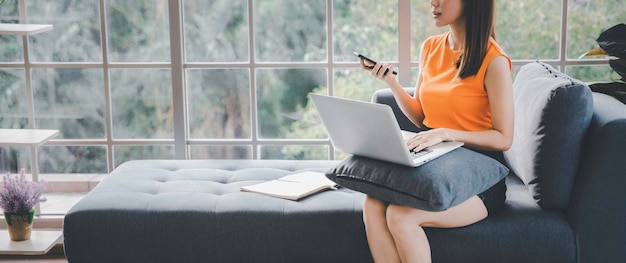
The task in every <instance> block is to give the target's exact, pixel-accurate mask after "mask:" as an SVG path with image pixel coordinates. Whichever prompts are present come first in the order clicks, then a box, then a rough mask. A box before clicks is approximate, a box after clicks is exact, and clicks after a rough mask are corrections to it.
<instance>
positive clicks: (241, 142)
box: [0, 0, 608, 172]
mask: <svg viewBox="0 0 626 263" xmlns="http://www.w3.org/2000/svg"><path fill="white" fill-rule="evenodd" d="M19 1H20V9H21V10H20V22H21V23H26V15H25V14H26V12H25V11H26V10H25V5H24V1H25V0H19ZM253 1H254V0H248V27H249V29H250V30H249V31H248V40H249V43H248V48H249V50H248V52H249V57H250V58H249V61H248V62H232V63H231V62H228V63H226V62H225V63H197V62H194V63H186V62H185V61H184V50H183V48H184V45H183V41H184V39H183V25H182V18H183V17H182V16H183V15H182V1H180V0H168V12H169V30H170V48H171V50H170V51H171V62H166V63H113V62H110V61H109V59H108V53H107V50H108V46H107V41H105V40H106V39H107V32H108V31H107V28H106V27H107V23H106V15H105V11H104V10H105V0H100V1H99V12H100V19H101V21H100V25H101V30H100V32H101V39H103V41H102V56H103V57H102V62H98V63H57V62H53V63H41V62H31V61H30V60H29V53H28V51H29V44H28V36H23V39H22V42H23V54H24V60H23V62H19V63H0V68H13V69H23V70H24V72H25V80H26V81H25V88H26V96H27V107H28V110H27V114H28V128H37V127H36V126H35V121H34V119H35V117H34V108H35V107H34V97H33V89H32V86H31V80H30V77H31V76H30V71H31V69H37V68H81V69H88V68H96V69H101V70H103V74H104V78H103V81H104V83H103V84H104V87H105V92H104V94H105V109H106V113H105V121H106V124H107V125H106V137H105V138H104V139H93V140H85V139H79V140H72V139H53V140H51V141H50V142H48V143H47V145H53V146H54V145H56V146H70V145H71V146H106V148H107V162H108V171H109V172H110V171H112V170H113V169H114V168H115V164H114V158H113V152H114V151H113V147H114V146H120V145H135V146H136V145H173V146H174V147H175V158H176V159H189V158H190V156H189V146H192V145H208V146H220V145H228V146H251V148H252V159H259V158H260V146H263V145H325V146H328V147H329V159H334V158H335V154H334V152H335V150H334V148H333V147H332V144H331V142H330V140H329V139H261V138H259V135H258V118H257V117H258V116H257V112H256V110H257V107H256V104H255V103H256V86H257V85H256V76H255V74H256V69H264V68H318V69H325V70H327V73H328V74H327V76H328V77H327V87H328V92H329V93H330V94H331V95H332V94H333V90H334V87H333V86H334V85H333V80H332V76H333V74H332V73H333V71H334V70H335V69H341V68H355V67H357V68H358V67H359V65H358V62H357V61H355V62H335V61H334V60H333V54H334V52H333V34H332V31H333V30H332V24H333V16H332V12H333V9H332V6H333V4H332V0H326V2H327V3H326V7H327V10H326V12H327V28H326V32H327V36H328V37H327V48H328V52H327V54H328V55H327V59H326V62H280V63H266V62H257V61H255V48H254V44H255V43H254V42H255V40H254V29H255V25H254V22H253V21H254V19H253V16H254V12H253V10H252V8H253V7H254V5H253ZM561 1H562V5H561V6H562V12H561V26H560V29H561V37H560V44H559V47H560V51H559V58H558V59H541V60H542V61H543V62H546V63H549V64H552V65H554V66H556V67H558V68H560V69H561V70H563V69H565V67H566V66H590V65H606V64H608V63H607V61H606V60H602V59H586V60H577V59H568V58H567V55H566V44H567V42H566V39H567V12H568V0H561ZM398 5H399V6H398V12H399V14H398V19H399V32H398V36H399V41H398V43H399V44H398V45H399V46H398V50H399V54H398V60H397V61H395V62H392V64H393V65H394V66H395V67H397V68H398V69H399V72H405V74H400V75H399V76H398V78H399V82H400V84H401V85H402V86H405V87H409V86H411V85H412V82H413V79H412V76H411V74H410V72H411V69H412V68H416V67H418V66H419V63H418V62H417V61H413V60H411V57H412V56H411V52H412V50H411V48H412V45H411V1H410V0H399V1H398ZM532 61H534V60H513V65H514V66H521V65H524V64H527V63H529V62H532ZM135 68H162V69H169V70H171V80H172V98H173V110H174V138H173V139H143V140H141V139H140V140H137V139H114V138H112V117H111V94H110V83H109V70H110V69H135ZM224 68H245V69H248V70H249V74H250V80H251V81H250V84H249V85H250V91H251V93H250V96H251V100H252V103H253V105H252V107H251V109H250V110H251V114H252V115H251V121H252V124H253V125H252V138H251V139H190V138H189V136H188V125H187V114H186V109H187V107H186V95H185V88H184V87H185V70H187V69H224Z"/></svg>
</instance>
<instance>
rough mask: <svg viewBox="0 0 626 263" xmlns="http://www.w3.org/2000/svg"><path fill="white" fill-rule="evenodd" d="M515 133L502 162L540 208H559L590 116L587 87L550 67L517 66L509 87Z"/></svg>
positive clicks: (565, 199) (563, 204) (569, 186)
mask: <svg viewBox="0 0 626 263" xmlns="http://www.w3.org/2000/svg"><path fill="white" fill-rule="evenodd" d="M513 96H514V100H515V129H514V132H515V134H514V138H513V144H512V146H511V148H510V149H509V150H508V151H505V152H504V157H505V159H506V161H507V163H508V164H509V167H510V168H511V170H512V171H513V172H514V173H515V174H516V175H517V176H518V177H520V178H521V179H522V181H524V183H525V184H526V185H528V187H529V189H530V191H531V192H532V195H533V197H534V198H535V199H536V200H537V202H538V204H539V205H540V206H541V207H543V208H555V209H565V208H566V207H567V205H568V203H569V200H570V195H571V192H572V189H573V186H574V181H575V179H576V174H577V171H578V166H579V159H580V156H581V149H582V145H583V139H584V136H585V133H586V132H587V130H588V127H589V123H590V121H591V117H592V116H593V99H592V93H591V90H590V89H589V87H588V86H587V85H586V84H585V83H583V82H582V81H579V80H576V79H574V78H572V77H570V76H567V75H565V74H563V73H561V72H559V71H558V70H556V69H554V68H553V67H552V66H550V65H548V64H545V63H542V62H539V61H537V62H533V63H529V64H526V65H524V66H522V68H521V69H520V71H519V72H518V74H517V76H516V78H515V81H514V82H513Z"/></svg>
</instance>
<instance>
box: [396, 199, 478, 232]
mask: <svg viewBox="0 0 626 263" xmlns="http://www.w3.org/2000/svg"><path fill="white" fill-rule="evenodd" d="M487 215H488V213H487V208H486V207H485V204H484V203H483V201H482V200H480V198H479V197H478V196H473V197H471V198H469V199H468V200H466V201H465V202H463V203H461V204H458V205H456V206H454V207H451V208H449V209H448V210H445V211H441V212H431V211H425V210H419V209H416V208H412V207H408V206H400V205H394V204H390V205H389V207H388V208H387V219H388V220H389V221H397V220H401V221H403V222H405V223H413V222H414V223H416V224H419V225H420V226H423V227H438V228H454V227H463V226H468V225H471V224H474V223H476V222H478V221H480V220H483V219H484V218H486V217H487ZM398 223H400V222H398Z"/></svg>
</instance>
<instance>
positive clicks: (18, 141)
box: [0, 129, 59, 147]
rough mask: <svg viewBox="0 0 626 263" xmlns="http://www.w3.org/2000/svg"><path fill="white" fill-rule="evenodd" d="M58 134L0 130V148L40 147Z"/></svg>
mask: <svg viewBox="0 0 626 263" xmlns="http://www.w3.org/2000/svg"><path fill="white" fill-rule="evenodd" d="M58 134H59V131H58V130H45V129H0V146H6V147H20V146H40V145H42V144H44V143H45V142H47V141H48V140H50V139H52V138H53V137H55V136H57V135H58Z"/></svg>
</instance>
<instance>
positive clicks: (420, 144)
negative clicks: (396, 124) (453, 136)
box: [405, 128, 449, 152]
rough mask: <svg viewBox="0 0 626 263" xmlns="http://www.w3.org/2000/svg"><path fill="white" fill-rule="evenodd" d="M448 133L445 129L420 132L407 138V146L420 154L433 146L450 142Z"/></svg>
mask: <svg viewBox="0 0 626 263" xmlns="http://www.w3.org/2000/svg"><path fill="white" fill-rule="evenodd" d="M448 140H449V138H448V136H447V131H446V129H444V128H440V129H432V130H428V131H422V132H419V133H417V134H415V135H413V136H412V137H409V138H407V139H406V140H405V141H406V146H407V148H409V150H411V151H413V152H419V151H421V150H423V149H424V148H426V147H430V146H433V145H435V144H438V143H440V142H443V141H448Z"/></svg>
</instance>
